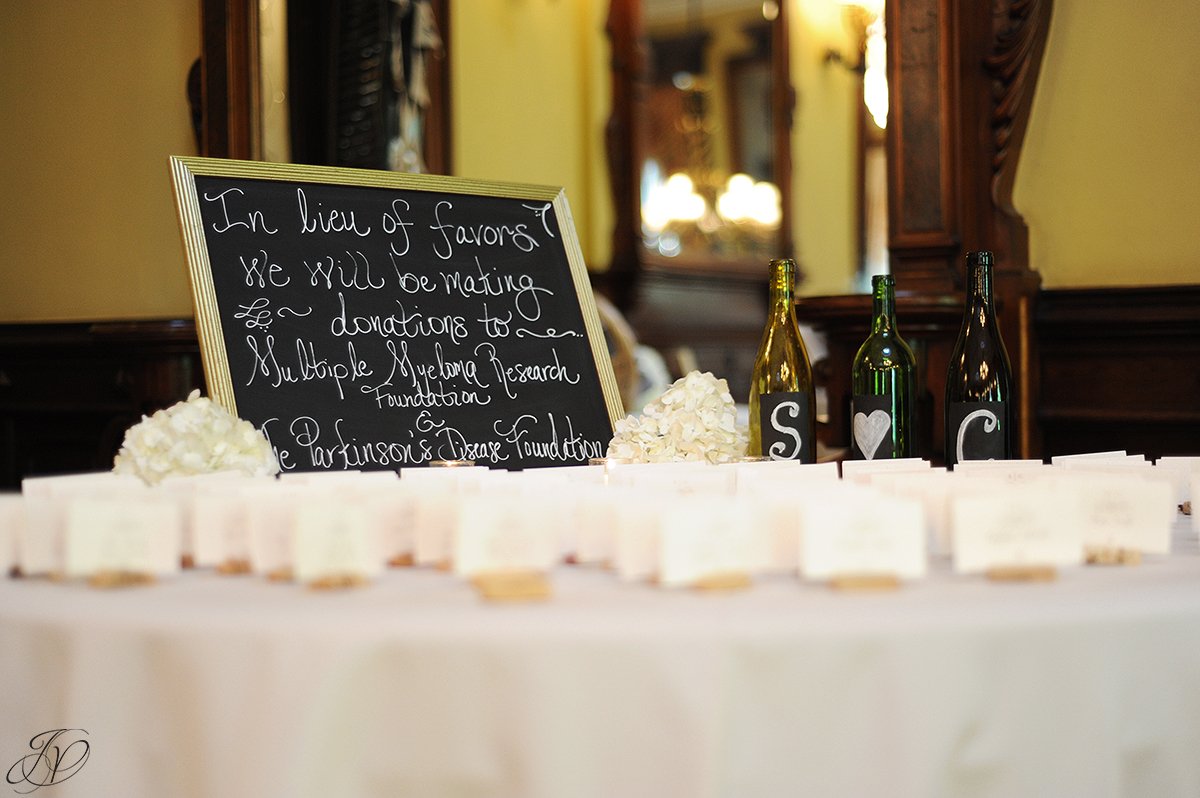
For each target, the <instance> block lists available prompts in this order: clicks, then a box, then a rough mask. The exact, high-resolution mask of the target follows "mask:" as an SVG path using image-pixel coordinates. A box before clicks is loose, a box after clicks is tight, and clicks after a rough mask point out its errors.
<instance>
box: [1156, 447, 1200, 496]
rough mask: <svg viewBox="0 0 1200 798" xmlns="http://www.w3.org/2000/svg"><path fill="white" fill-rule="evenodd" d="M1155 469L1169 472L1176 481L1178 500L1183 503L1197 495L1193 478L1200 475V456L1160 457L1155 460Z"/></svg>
mask: <svg viewBox="0 0 1200 798" xmlns="http://www.w3.org/2000/svg"><path fill="white" fill-rule="evenodd" d="M1154 468H1155V470H1158V471H1161V472H1163V473H1164V474H1169V475H1171V477H1172V478H1173V481H1174V482H1175V496H1176V501H1178V502H1179V503H1180V504H1183V503H1184V502H1186V501H1191V499H1192V497H1193V496H1195V495H1196V494H1195V492H1194V491H1193V490H1192V487H1191V485H1192V479H1193V478H1194V477H1195V476H1196V475H1200V457H1160V458H1158V460H1156V461H1155V462H1154Z"/></svg>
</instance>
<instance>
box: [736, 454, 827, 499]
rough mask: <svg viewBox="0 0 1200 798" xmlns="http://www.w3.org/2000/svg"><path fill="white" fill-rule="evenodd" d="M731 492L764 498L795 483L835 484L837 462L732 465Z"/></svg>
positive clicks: (774, 461)
mask: <svg viewBox="0 0 1200 798" xmlns="http://www.w3.org/2000/svg"><path fill="white" fill-rule="evenodd" d="M727 467H728V468H731V469H733V473H734V492H735V493H739V494H747V495H756V496H758V495H764V494H770V493H778V492H780V491H783V492H786V491H787V490H788V488H789V487H790V486H792V485H795V484H797V483H798V482H822V481H824V482H836V481H837V480H838V479H839V478H840V477H839V475H838V465H837V463H801V462H799V461H798V460H764V461H762V462H760V463H734V464H732V465H730V466H727Z"/></svg>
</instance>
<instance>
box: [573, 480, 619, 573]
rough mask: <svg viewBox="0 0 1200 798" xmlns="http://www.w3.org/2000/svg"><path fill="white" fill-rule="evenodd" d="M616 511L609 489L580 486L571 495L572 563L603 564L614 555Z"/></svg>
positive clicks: (607, 562)
mask: <svg viewBox="0 0 1200 798" xmlns="http://www.w3.org/2000/svg"><path fill="white" fill-rule="evenodd" d="M616 517H617V511H616V507H615V506H614V499H613V496H612V494H611V493H610V490H609V488H607V487H604V486H601V485H584V486H582V489H581V490H580V491H579V492H578V493H576V494H575V514H574V523H575V525H576V527H577V532H576V536H575V560H576V562H578V563H580V564H591V565H607V564H609V563H611V562H612V560H613V557H614V556H615V552H616V531H615V530H616V526H617V521H616Z"/></svg>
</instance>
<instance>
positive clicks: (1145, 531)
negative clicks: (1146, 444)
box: [1059, 471, 1177, 558]
mask: <svg viewBox="0 0 1200 798" xmlns="http://www.w3.org/2000/svg"><path fill="white" fill-rule="evenodd" d="M1059 484H1060V485H1062V491H1063V492H1064V493H1065V492H1067V491H1070V492H1072V493H1074V495H1075V497H1076V502H1077V507H1078V513H1079V515H1080V518H1081V519H1082V522H1083V542H1084V546H1085V547H1086V548H1087V550H1088V552H1089V553H1091V554H1093V555H1096V554H1098V555H1099V556H1100V557H1101V558H1104V556H1105V553H1107V552H1119V551H1137V552H1141V553H1143V554H1167V553H1169V552H1170V550H1171V526H1172V524H1173V523H1174V521H1175V515H1176V512H1177V511H1176V505H1175V486H1174V483H1173V482H1172V481H1170V480H1163V479H1154V478H1150V475H1149V474H1143V475H1133V474H1130V475H1118V474H1111V473H1102V472H1093V471H1078V472H1076V471H1072V472H1070V474H1069V475H1067V476H1064V477H1062V478H1061V479H1060V482H1059Z"/></svg>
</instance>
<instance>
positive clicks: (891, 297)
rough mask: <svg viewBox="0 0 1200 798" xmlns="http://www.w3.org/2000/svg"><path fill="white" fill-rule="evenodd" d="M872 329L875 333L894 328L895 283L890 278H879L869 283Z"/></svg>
mask: <svg viewBox="0 0 1200 798" xmlns="http://www.w3.org/2000/svg"><path fill="white" fill-rule="evenodd" d="M871 288H872V292H873V298H872V305H873V309H872V314H873V316H874V319H873V321H872V328H873V329H874V331H875V332H882V331H884V330H894V329H895V328H896V283H895V280H894V278H892V277H891V276H879V277H876V278H875V279H874V280H872V281H871Z"/></svg>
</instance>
